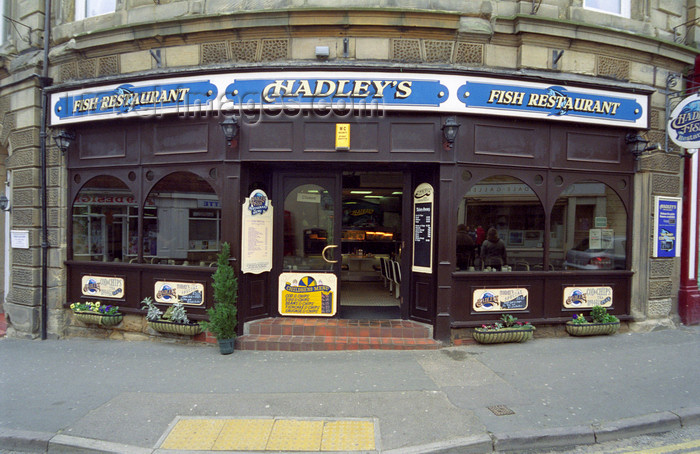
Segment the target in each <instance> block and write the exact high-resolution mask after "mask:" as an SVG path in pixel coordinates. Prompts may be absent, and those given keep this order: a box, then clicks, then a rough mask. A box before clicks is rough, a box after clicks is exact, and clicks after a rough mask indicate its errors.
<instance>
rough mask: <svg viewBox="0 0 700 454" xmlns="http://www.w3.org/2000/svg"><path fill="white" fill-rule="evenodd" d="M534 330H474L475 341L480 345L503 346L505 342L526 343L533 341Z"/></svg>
mask: <svg viewBox="0 0 700 454" xmlns="http://www.w3.org/2000/svg"><path fill="white" fill-rule="evenodd" d="M534 332H535V330H534V329H500V330H488V331H480V330H479V329H478V328H477V329H475V330H474V340H475V341H477V342H478V343H480V344H501V343H505V342H525V341H527V340H530V339H532V336H533V333H534Z"/></svg>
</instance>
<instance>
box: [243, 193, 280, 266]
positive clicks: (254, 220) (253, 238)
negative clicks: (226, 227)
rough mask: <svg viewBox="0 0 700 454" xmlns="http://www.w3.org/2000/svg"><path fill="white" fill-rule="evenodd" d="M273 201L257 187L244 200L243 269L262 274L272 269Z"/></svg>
mask: <svg viewBox="0 0 700 454" xmlns="http://www.w3.org/2000/svg"><path fill="white" fill-rule="evenodd" d="M272 213H273V209H272V202H270V199H268V198H267V194H265V192H264V191H262V190H260V189H256V190H255V191H253V192H252V193H251V194H250V197H248V198H246V199H245V202H243V212H242V215H241V219H242V220H243V222H242V224H243V228H242V229H241V271H242V272H243V273H252V274H260V273H264V272H266V271H270V270H271V269H272Z"/></svg>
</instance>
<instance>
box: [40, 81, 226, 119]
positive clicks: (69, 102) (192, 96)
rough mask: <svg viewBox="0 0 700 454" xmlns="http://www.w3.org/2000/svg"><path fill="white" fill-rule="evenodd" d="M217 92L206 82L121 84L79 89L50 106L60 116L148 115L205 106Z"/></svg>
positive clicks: (214, 86) (65, 117) (215, 88)
mask: <svg viewBox="0 0 700 454" xmlns="http://www.w3.org/2000/svg"><path fill="white" fill-rule="evenodd" d="M217 95H218V89H217V87H216V85H214V84H212V83H211V82H209V81H201V82H188V83H181V82H175V83H165V84H157V85H144V86H139V87H136V86H134V85H132V84H123V85H119V86H118V87H115V88H110V89H107V90H96V91H89V90H86V91H83V92H79V93H71V94H66V95H65V96H61V97H60V98H59V99H58V100H57V101H56V102H54V105H53V113H54V115H56V116H57V117H58V118H60V119H68V118H76V117H77V118H79V117H99V116H102V115H109V114H112V115H114V114H116V115H123V114H128V113H131V112H135V113H139V112H140V111H145V112H147V113H150V114H151V115H153V114H155V113H158V111H159V110H161V109H167V108H177V107H182V106H190V105H198V104H199V105H204V106H206V105H209V104H210V103H211V102H212V101H213V100H214V99H215V98H216V97H217Z"/></svg>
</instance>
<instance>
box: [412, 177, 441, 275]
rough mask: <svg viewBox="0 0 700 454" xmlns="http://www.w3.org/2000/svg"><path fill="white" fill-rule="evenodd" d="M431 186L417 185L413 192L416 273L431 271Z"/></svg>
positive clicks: (413, 267) (414, 266) (414, 268)
mask: <svg viewBox="0 0 700 454" xmlns="http://www.w3.org/2000/svg"><path fill="white" fill-rule="evenodd" d="M434 198H435V195H434V191H433V187H432V186H431V185H430V184H428V183H422V184H420V185H418V187H417V188H416V190H415V191H414V192H413V266H412V269H413V271H414V272H417V273H427V274H431V273H432V272H433V205H434Z"/></svg>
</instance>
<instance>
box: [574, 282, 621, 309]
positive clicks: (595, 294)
mask: <svg viewBox="0 0 700 454" xmlns="http://www.w3.org/2000/svg"><path fill="white" fill-rule="evenodd" d="M612 303H613V289H612V287H602V286H601V287H566V288H564V307H565V308H567V309H578V308H592V307H593V306H603V307H611V306H612Z"/></svg>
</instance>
